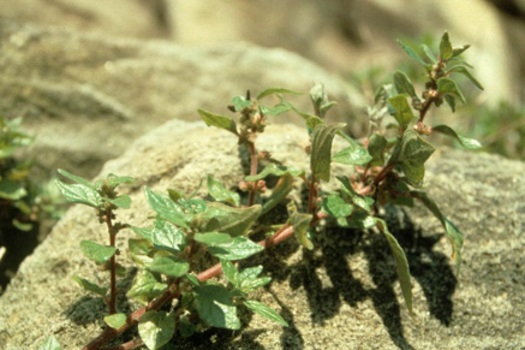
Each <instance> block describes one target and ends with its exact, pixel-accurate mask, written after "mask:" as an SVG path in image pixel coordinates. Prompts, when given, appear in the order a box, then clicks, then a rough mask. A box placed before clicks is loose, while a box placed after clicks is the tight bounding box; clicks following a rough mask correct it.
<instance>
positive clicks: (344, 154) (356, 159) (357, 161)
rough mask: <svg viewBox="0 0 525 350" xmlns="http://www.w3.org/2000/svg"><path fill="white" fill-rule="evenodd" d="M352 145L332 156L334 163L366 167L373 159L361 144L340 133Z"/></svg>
mask: <svg viewBox="0 0 525 350" xmlns="http://www.w3.org/2000/svg"><path fill="white" fill-rule="evenodd" d="M339 135H341V136H343V138H344V139H345V140H346V141H348V143H349V144H350V146H349V147H346V148H345V149H343V150H341V151H339V152H337V153H336V154H334V155H333V156H332V161H334V162H336V163H341V164H348V165H365V164H368V163H369V162H370V161H371V160H372V157H371V156H370V154H369V153H368V151H367V150H366V148H364V147H363V146H362V145H361V144H360V143H359V142H357V141H355V140H353V139H351V138H350V137H348V136H346V135H345V134H344V133H339Z"/></svg>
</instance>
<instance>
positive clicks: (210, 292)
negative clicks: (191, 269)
mask: <svg viewBox="0 0 525 350" xmlns="http://www.w3.org/2000/svg"><path fill="white" fill-rule="evenodd" d="M194 292H195V300H194V306H195V309H196V310H197V312H198V313H199V316H200V317H201V319H202V320H203V321H204V322H206V323H207V324H208V325H209V326H211V327H218V328H226V329H233V330H236V329H240V328H241V322H240V321H239V318H238V317H237V308H236V307H235V305H234V304H233V300H232V297H231V295H230V293H229V292H228V289H226V288H225V287H223V286H219V285H213V284H207V285H206V284H205V285H200V286H196V287H195V288H194Z"/></svg>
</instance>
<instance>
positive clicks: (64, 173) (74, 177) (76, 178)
mask: <svg viewBox="0 0 525 350" xmlns="http://www.w3.org/2000/svg"><path fill="white" fill-rule="evenodd" d="M57 172H58V173H59V174H60V175H62V176H63V177H65V178H68V179H69V180H71V181H73V182H74V183H77V184H80V185H84V186H86V187H89V188H91V189H92V190H94V189H95V186H94V185H93V184H92V183H91V182H89V180H86V179H84V178H83V177H80V176H77V175H73V174H71V173H70V172H69V171H67V170H64V169H57Z"/></svg>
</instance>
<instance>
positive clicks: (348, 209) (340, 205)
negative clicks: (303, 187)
mask: <svg viewBox="0 0 525 350" xmlns="http://www.w3.org/2000/svg"><path fill="white" fill-rule="evenodd" d="M323 209H324V211H326V212H327V213H328V214H330V215H332V216H333V217H335V218H340V217H347V216H349V215H350V214H352V211H353V210H354V207H353V206H352V205H351V204H348V203H346V202H345V200H344V199H343V198H341V197H339V196H337V195H335V194H331V195H329V196H327V197H325V198H324V199H323Z"/></svg>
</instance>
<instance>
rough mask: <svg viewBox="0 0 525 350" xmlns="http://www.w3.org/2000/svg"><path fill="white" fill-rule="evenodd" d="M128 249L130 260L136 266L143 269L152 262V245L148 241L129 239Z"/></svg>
mask: <svg viewBox="0 0 525 350" xmlns="http://www.w3.org/2000/svg"><path fill="white" fill-rule="evenodd" d="M128 247H129V253H130V255H131V259H133V261H134V262H135V264H137V265H138V266H141V267H143V266H144V265H147V264H150V263H151V262H152V261H153V258H152V257H151V256H150V253H151V251H152V250H153V244H151V241H150V240H149V239H136V238H130V239H129V240H128Z"/></svg>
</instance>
